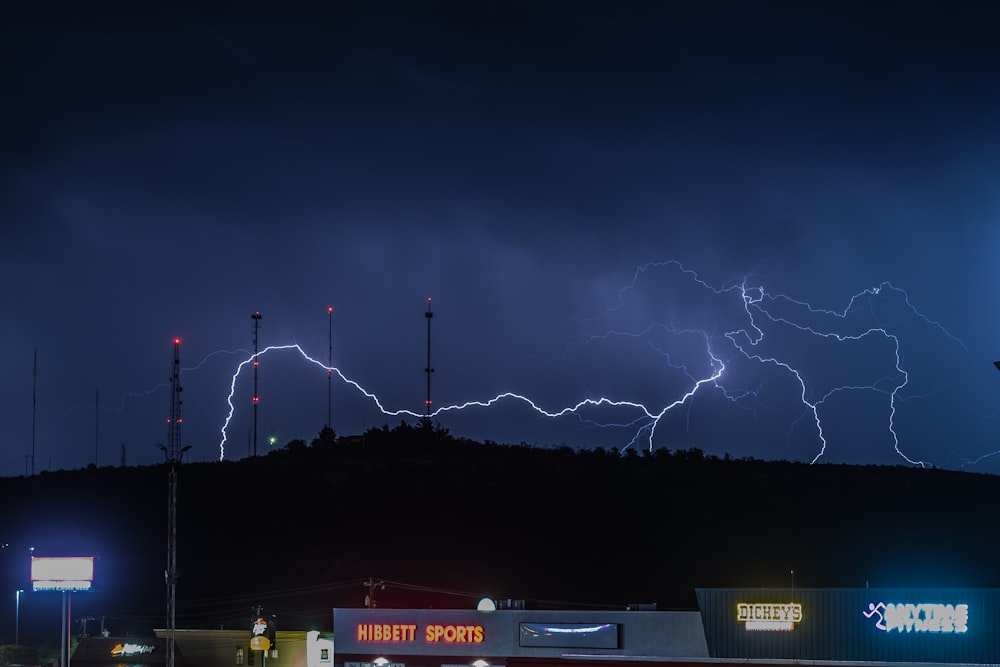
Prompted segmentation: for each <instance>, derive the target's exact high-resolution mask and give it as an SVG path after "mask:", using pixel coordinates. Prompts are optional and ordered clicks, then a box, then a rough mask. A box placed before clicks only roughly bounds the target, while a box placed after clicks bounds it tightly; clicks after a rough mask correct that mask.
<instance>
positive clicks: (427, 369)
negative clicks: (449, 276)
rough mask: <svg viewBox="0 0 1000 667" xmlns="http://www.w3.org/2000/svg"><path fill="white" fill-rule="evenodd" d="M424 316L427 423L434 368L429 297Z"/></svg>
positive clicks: (429, 418)
mask: <svg viewBox="0 0 1000 667" xmlns="http://www.w3.org/2000/svg"><path fill="white" fill-rule="evenodd" d="M424 317H425V318H427V368H425V369H424V370H425V371H426V372H427V402H426V404H425V409H426V412H425V413H424V414H425V416H424V419H425V420H426V423H427V424H430V421H431V373H433V372H434V369H433V368H431V318H433V317H434V313H432V312H431V298H430V297H427V312H426V313H424Z"/></svg>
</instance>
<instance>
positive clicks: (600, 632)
mask: <svg viewBox="0 0 1000 667" xmlns="http://www.w3.org/2000/svg"><path fill="white" fill-rule="evenodd" d="M520 625H521V632H520V645H521V646H530V647H546V648H619V632H618V624H617V623H521V624H520Z"/></svg>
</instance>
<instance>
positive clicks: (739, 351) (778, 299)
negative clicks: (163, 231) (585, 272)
mask: <svg viewBox="0 0 1000 667" xmlns="http://www.w3.org/2000/svg"><path fill="white" fill-rule="evenodd" d="M657 270H659V271H664V272H674V273H675V274H676V276H674V275H673V273H672V274H671V278H672V279H673V278H674V277H678V276H679V278H680V279H681V280H683V281H687V287H693V288H694V289H695V290H703V293H704V298H706V299H709V298H716V297H718V298H724V299H727V302H726V303H727V304H728V305H726V308H727V309H728V310H727V313H726V314H727V315H729V316H731V317H730V319H732V318H738V319H739V320H741V323H739V324H738V325H737V326H735V327H733V326H730V327H725V328H705V329H699V328H692V327H686V328H677V327H675V326H674V325H673V324H671V323H664V322H659V321H655V322H653V323H651V324H645V325H642V326H640V327H638V328H636V329H634V330H631V331H630V330H623V329H620V328H616V327H614V326H612V325H611V324H610V323H606V322H605V320H609V319H610V318H611V317H612V316H614V315H615V314H616V313H618V312H619V311H621V310H622V309H624V308H626V298H627V296H628V295H629V293H630V292H631V291H633V290H636V289H637V288H638V287H639V285H640V281H641V279H642V278H644V277H645V276H647V275H648V274H649V273H651V272H653V271H657ZM671 285H673V283H671ZM886 294H895V295H899V296H900V297H901V298H902V300H903V303H905V305H906V308H908V309H909V311H910V312H911V313H912V314H913V315H914V316H915V317H917V318H920V319H921V320H922V321H923V322H924V323H926V324H927V325H930V326H932V327H935V328H936V329H937V330H938V331H940V332H941V333H942V334H943V335H945V336H946V337H947V338H948V339H950V340H952V341H954V342H955V343H957V344H959V345H961V346H962V348H963V349H965V345H964V343H962V341H961V340H959V339H958V338H956V337H955V336H953V335H952V334H951V333H949V332H948V331H947V330H946V329H945V328H944V327H943V326H942V325H941V324H940V323H938V322H936V321H934V320H932V319H930V318H928V317H927V316H926V315H924V314H923V313H921V312H920V311H918V310H917V309H916V308H915V307H914V306H913V305H912V303H911V302H910V298H909V295H908V294H907V293H906V292H905V291H904V290H902V289H899V288H897V287H895V286H893V285H892V284H890V283H888V282H884V283H882V284H880V285H878V286H876V287H873V288H869V289H865V290H863V291H861V292H859V293H857V294H855V295H854V296H852V297H851V298H850V300H849V301H848V303H847V306H846V307H845V308H844V309H843V310H840V311H836V310H828V309H822V308H817V307H814V306H813V305H811V304H809V303H807V302H804V301H800V300H797V299H793V298H792V297H790V296H787V295H785V294H770V293H768V292H767V290H766V289H765V288H764V287H763V286H761V285H751V284H749V283H748V278H743V279H742V280H741V281H738V282H733V283H728V284H726V285H724V286H721V287H718V286H713V285H712V284H710V283H709V282H708V281H706V280H703V279H702V278H701V277H700V276H699V275H698V274H697V273H696V272H695V271H692V270H691V269H688V268H686V267H685V266H683V265H682V264H681V263H679V262H677V261H673V260H672V261H669V262H656V263H649V264H645V265H642V266H639V267H637V269H636V270H635V273H634V275H633V278H632V281H631V282H630V283H629V284H627V285H625V286H624V287H622V288H621V289H620V290H619V291H618V301H617V304H616V305H614V306H612V307H611V308H609V309H607V310H605V311H604V312H603V313H601V314H600V315H598V316H597V317H594V318H590V319H584V320H574V321H572V322H569V323H566V324H564V325H563V327H561V328H560V329H563V328H571V329H572V331H573V332H574V333H575V334H579V331H580V330H582V329H585V328H589V327H591V326H600V327H603V328H604V330H603V331H600V332H598V333H593V334H586V335H585V338H584V340H583V342H582V343H578V344H580V345H584V346H585V345H588V344H592V343H597V342H603V341H607V340H608V339H610V338H612V337H625V336H628V337H635V338H645V339H647V341H648V343H649V346H650V347H651V348H653V350H654V351H656V352H658V353H659V354H660V355H662V356H663V357H664V358H665V359H666V363H667V365H668V366H669V367H670V368H672V369H675V370H678V371H680V372H681V373H683V375H684V376H685V377H686V378H687V380H688V386H687V388H686V389H684V390H682V391H673V392H670V391H667V392H666V393H668V394H671V393H672V395H668V396H665V397H664V401H663V403H662V404H661V405H660V406H659V407H650V406H649V405H648V404H647V403H643V402H639V401H635V400H628V399H624V398H613V397H608V396H602V397H597V398H585V399H583V400H579V401H576V402H574V403H572V404H568V405H565V406H564V407H561V408H546V407H543V406H541V405H539V403H538V402H536V401H535V400H533V399H531V398H529V397H528V396H526V395H525V394H521V393H516V392H513V391H506V392H502V393H500V394H497V395H496V396H494V397H493V398H490V399H486V400H470V401H466V402H464V403H458V404H454V405H449V406H445V407H440V408H437V409H436V410H434V411H433V412H428V413H427V414H420V413H418V412H415V411H413V410H407V409H399V410H392V409H388V408H386V407H385V406H384V405H383V404H382V402H381V400H380V399H379V398H378V396H376V395H375V393H373V392H371V391H369V390H368V389H366V388H365V387H363V386H362V385H361V384H360V383H359V382H357V381H355V380H353V379H350V378H348V377H346V376H345V375H344V374H343V373H342V372H341V371H340V369H338V368H336V367H332V366H329V365H327V364H324V363H322V362H320V361H318V360H316V359H314V358H312V357H310V356H309V355H308V354H306V352H305V351H304V350H303V349H302V348H301V347H300V346H299V345H297V344H291V345H274V346H270V347H267V348H266V349H264V350H261V351H260V352H258V353H256V354H253V355H252V356H250V357H249V358H248V359H246V360H245V361H243V362H242V363H240V365H239V367H238V368H237V369H236V372H235V373H234V375H233V377H232V382H231V384H230V391H229V396H228V397H227V403H228V405H229V413H228V415H227V416H226V419H225V422H224V423H223V426H222V429H221V432H222V439H221V441H220V443H219V458H220V460H222V459H224V458H225V445H226V440H227V429H228V426H229V423H230V421H231V419H232V417H233V414H234V411H235V407H234V404H233V396H234V394H235V392H236V379H237V377H238V376H239V374H240V372H241V371H242V370H243V368H244V367H245V366H246V365H248V364H251V363H253V362H254V361H255V360H256V359H257V358H258V357H259V356H262V355H264V354H267V353H269V352H272V351H277V350H295V351H297V352H298V353H299V354H300V355H301V356H302V357H303V358H304V359H305V360H307V361H308V362H310V363H312V364H314V365H316V366H317V367H318V368H321V369H323V370H324V371H325V372H326V373H327V374H336V375H337V377H339V378H340V380H341V381H343V382H344V383H346V384H348V385H350V386H351V387H353V388H354V389H356V390H357V391H358V392H360V393H361V394H362V395H364V396H365V397H366V398H368V399H369V400H371V401H372V403H373V404H374V405H375V406H376V407H377V408H378V410H379V411H381V412H382V413H383V414H385V415H387V416H401V415H405V416H408V417H413V418H416V419H421V418H426V417H428V416H429V417H436V416H438V415H441V414H444V413H448V412H456V411H462V410H467V409H470V408H483V409H490V408H493V407H494V406H496V405H497V404H499V403H501V402H505V401H516V402H521V403H523V404H525V405H526V406H528V407H529V408H530V409H531V410H534V411H535V412H537V413H538V414H539V415H541V416H544V417H547V418H550V419H558V418H561V417H565V416H567V415H574V416H576V417H577V418H578V419H580V420H581V421H582V422H584V423H587V424H589V425H592V426H594V427H599V428H610V427H614V428H629V429H635V430H634V432H633V434H632V436H631V438H630V439H629V440H628V442H627V443H625V444H624V445H623V446H622V447H621V451H623V452H624V451H625V450H627V449H628V448H630V447H634V446H637V445H638V444H639V443H640V441H642V442H643V444H644V446H646V447H648V449H649V450H652V449H653V448H654V438H655V436H656V430H657V427H658V426H659V425H660V423H661V422H662V420H663V419H664V417H666V416H667V415H668V414H669V413H671V412H672V411H674V410H678V409H680V408H681V407H682V406H688V409H690V406H691V404H692V402H693V401H694V400H695V398H696V395H697V394H698V393H699V392H700V391H702V390H717V391H718V392H719V393H720V394H721V395H722V396H723V397H725V398H726V399H727V400H729V401H731V402H733V403H739V402H741V401H744V400H747V399H752V398H754V397H756V396H757V394H758V390H759V389H760V388H761V387H762V386H763V385H762V384H761V385H758V386H757V388H756V389H742V390H733V389H729V388H727V387H726V386H725V384H724V383H723V375H724V372H725V371H726V368H727V364H726V361H725V360H727V359H739V358H741V359H744V360H747V361H750V362H753V363H754V364H756V365H759V366H761V367H768V366H770V367H773V368H777V369H780V370H781V371H783V372H785V373H788V374H789V375H790V376H791V377H792V378H794V380H795V382H796V383H797V385H798V388H799V389H798V396H797V397H796V399H795V400H797V401H798V403H799V404H800V405H801V406H802V410H803V413H802V415H803V416H805V415H809V416H810V420H811V422H812V423H813V425H814V429H815V438H816V441H817V451H816V453H815V455H814V456H813V457H812V459H811V460H812V462H813V463H815V462H817V461H819V460H820V459H821V458H822V457H823V456H824V454H825V453H826V452H827V448H828V446H829V443H828V441H827V437H826V434H825V431H824V417H823V416H822V414H821V412H822V408H823V407H824V405H825V404H826V402H827V401H829V400H830V399H831V398H832V397H833V396H835V395H837V394H839V393H842V392H858V391H871V392H877V393H880V394H882V395H885V396H886V397H888V401H889V407H888V414H887V415H886V428H887V429H888V432H889V433H890V434H891V436H892V441H893V446H894V448H895V452H896V454H897V455H898V456H899V457H900V458H902V459H903V460H904V461H906V462H907V463H909V464H911V465H917V466H921V467H924V466H927V465H930V464H929V463H928V462H926V461H922V460H919V459H916V458H913V457H910V456H908V455H907V454H906V453H904V451H903V448H902V447H901V444H900V440H899V435H898V434H897V431H896V418H897V406H898V402H899V401H900V400H901V392H902V390H903V389H904V388H905V387H907V385H908V384H909V382H910V374H909V371H908V370H906V369H905V368H904V367H903V363H902V358H903V355H902V353H901V347H902V344H901V341H900V339H899V337H898V336H897V334H895V333H893V332H892V331H891V330H890V329H889V328H888V327H886V326H884V325H882V324H881V323H880V322H879V321H878V317H877V316H876V313H875V309H874V306H873V303H872V299H874V298H876V297H880V298H884V297H885V296H886ZM864 306H867V307H868V311H867V312H866V311H864V310H863V307H864ZM428 308H429V305H428ZM783 311H784V312H783ZM788 311H798V313H799V315H798V316H797V318H796V317H792V316H791V315H789V313H788ZM862 316H867V318H868V319H869V320H875V323H874V324H872V323H871V321H869V322H868V323H865V324H859V322H857V321H856V320H860V319H861V317H862ZM809 319H812V320H816V319H822V320H825V321H827V326H826V327H824V328H820V327H819V326H817V325H816V324H815V323H811V322H807V321H806V320H809ZM849 320H850V321H849ZM722 321H723V319H722V318H719V320H718V322H722ZM727 321H728V320H727ZM834 325H836V326H834ZM716 326H718V325H716ZM772 329H774V330H786V331H787V330H792V331H795V332H798V333H799V334H805V335H807V336H809V337H813V338H815V339H817V340H826V341H830V342H834V343H836V344H838V345H843V344H847V343H851V342H855V343H856V342H861V341H865V340H866V339H881V340H882V341H884V342H885V343H887V344H888V346H889V349H891V351H892V355H893V356H892V359H891V372H888V373H887V376H886V377H882V378H879V379H878V380H876V381H873V382H872V383H870V384H856V383H850V384H841V385H838V386H834V387H831V388H828V389H827V390H825V391H823V392H822V393H821V394H819V395H816V396H813V395H812V389H811V385H812V382H811V380H810V379H809V378H808V377H807V373H806V372H804V371H803V370H802V369H801V368H798V367H797V366H796V364H795V363H793V362H792V361H790V360H789V359H788V358H785V357H784V355H783V354H779V353H775V352H773V351H771V352H767V351H765V348H764V341H765V339H766V337H767V334H766V333H765V332H766V331H770V330H772ZM654 331H658V332H662V333H666V334H671V335H678V336H679V335H690V334H693V335H697V336H698V337H700V338H701V339H702V340H703V341H704V352H703V354H704V358H703V359H702V360H700V361H699V363H702V364H704V370H703V371H702V373H701V374H700V375H696V374H694V373H692V372H691V371H690V370H689V364H686V363H679V362H675V361H674V360H673V357H672V355H671V353H670V352H669V351H666V350H663V349H661V348H660V347H659V346H658V344H656V343H654V341H653V339H652V337H651V336H652V333H653V332H654ZM567 350H568V348H567ZM564 355H565V353H564ZM886 362H887V364H888V362H889V360H886ZM428 366H429V364H428ZM887 368H888V366H887ZM428 404H429V401H428ZM585 409H586V410H588V414H589V412H590V411H593V410H595V409H598V410H600V409H609V410H611V409H614V410H617V411H619V412H620V411H621V410H622V409H625V410H626V411H628V410H631V411H634V412H635V417H633V418H632V419H630V420H629V421H627V422H625V423H610V422H606V421H600V420H597V419H594V418H593V417H590V416H588V417H584V415H583V411H584V410H585ZM750 409H751V410H752V409H753V408H750ZM796 421H798V420H797V419H796Z"/></svg>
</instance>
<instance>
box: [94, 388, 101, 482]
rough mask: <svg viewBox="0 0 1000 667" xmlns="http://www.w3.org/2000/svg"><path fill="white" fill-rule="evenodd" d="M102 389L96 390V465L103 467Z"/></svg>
mask: <svg viewBox="0 0 1000 667" xmlns="http://www.w3.org/2000/svg"><path fill="white" fill-rule="evenodd" d="M100 454H101V388H100V387H97V389H95V390H94V465H95V466H99V465H101V462H100Z"/></svg>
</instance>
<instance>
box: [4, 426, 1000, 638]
mask: <svg viewBox="0 0 1000 667" xmlns="http://www.w3.org/2000/svg"><path fill="white" fill-rule="evenodd" d="M166 492H167V477H166V469H165V467H164V466H163V465H158V466H147V467H132V468H113V467H106V468H96V467H93V466H91V467H90V468H88V469H85V470H78V471H57V472H47V473H43V474H40V475H37V476H35V477H31V478H6V479H2V480H0V501H3V502H4V506H5V507H8V508H12V507H17V508H19V509H18V511H17V512H12V513H8V516H7V517H6V519H5V524H6V525H5V526H4V530H5V534H4V535H3V536H0V537H2V538H3V539H5V540H7V541H9V542H15V541H16V542H17V543H24V544H27V543H31V544H34V545H35V546H36V547H37V548H38V549H39V550H40V551H41V550H43V549H48V550H49V551H53V552H55V551H63V552H66V551H69V552H72V553H95V554H97V555H99V556H100V557H101V559H100V567H99V577H100V578H101V587H102V592H101V593H100V595H96V594H95V599H99V600H101V601H102V604H103V605H104V607H102V608H101V609H98V610H95V611H96V612H97V613H100V614H101V615H107V616H108V617H109V618H110V619H116V620H117V621H119V622H120V623H122V624H131V625H133V626H142V625H143V624H146V625H147V626H148V627H150V628H152V627H163V600H164V583H163V567H164V563H165V554H166V498H167V493H166ZM998 500H1000V478H997V477H994V476H989V475H981V474H972V473H960V472H950V471H944V470H924V469H916V468H906V467H900V466H897V467H886V466H846V465H829V464H823V465H806V464H801V463H792V462H788V461H777V462H773V461H770V462H769V461H761V460H756V459H752V458H743V459H735V458H732V457H730V456H728V455H726V456H723V457H717V456H713V455H710V454H706V453H705V452H703V451H702V450H700V449H681V450H668V449H657V450H654V451H652V452H648V451H636V450H634V449H630V450H628V451H626V452H625V453H619V452H618V451H617V450H615V449H611V448H601V447H598V448H594V449H574V448H571V447H568V446H560V447H537V446H531V445H528V444H525V443H521V444H517V445H501V444H497V443H495V442H484V443H479V442H474V441H471V440H469V439H467V438H462V437H456V436H453V435H452V434H451V433H450V432H449V431H448V430H447V429H446V428H444V427H442V426H441V425H440V424H433V423H431V422H430V421H429V420H420V421H419V422H417V423H416V424H409V423H406V422H401V423H400V424H398V425H396V426H393V427H390V426H389V425H388V424H387V425H384V426H382V427H380V428H372V429H369V430H368V431H366V432H365V433H364V434H363V435H361V436H354V437H338V436H337V435H336V434H335V432H334V431H333V430H332V429H330V428H324V429H323V430H321V431H320V432H319V433H318V434H317V436H316V437H315V438H314V439H313V440H312V441H311V442H309V443H306V442H305V441H303V440H293V441H291V442H289V443H287V445H285V446H284V447H280V448H278V449H274V450H272V451H270V452H268V453H267V454H266V455H263V456H259V457H256V458H248V459H244V460H241V461H235V462H221V463H190V464H184V465H182V466H181V469H180V471H179V476H178V517H179V519H178V536H177V537H178V547H177V548H178V568H179V571H180V575H181V577H180V580H179V584H178V624H179V626H180V627H185V626H187V627H220V626H224V627H239V624H240V623H242V622H243V620H241V619H242V618H243V615H244V614H245V611H246V609H249V608H250V607H251V606H253V605H256V604H263V605H265V606H268V607H269V608H270V609H272V610H274V611H275V612H276V613H280V614H281V615H282V616H284V617H285V620H284V621H283V624H282V627H286V628H297V627H306V625H310V626H312V625H315V626H316V627H327V626H329V625H330V624H331V620H330V613H329V612H330V609H331V608H333V607H336V606H361V605H362V604H363V600H364V595H365V593H366V589H365V588H364V587H363V586H362V585H361V582H362V581H363V580H364V579H366V578H368V577H375V578H377V579H380V580H383V581H387V582H403V583H405V584H408V586H402V585H392V584H389V585H387V586H386V589H385V590H384V591H381V592H380V594H379V604H380V606H390V607H391V606H397V607H403V606H435V607H444V606H458V607H471V606H472V605H473V604H474V602H475V599H476V598H477V597H478V596H480V595H485V594H489V595H493V596H495V597H497V598H512V599H524V600H526V601H527V604H528V605H529V606H536V607H585V608H589V607H595V606H596V607H624V606H625V605H627V604H629V603H637V602H643V603H647V602H655V603H657V604H658V605H659V607H660V608H661V609H676V608H692V609H693V608H695V600H694V588H695V587H711V586H753V587H759V586H780V587H786V586H789V585H790V584H791V583H792V579H791V576H790V572H791V570H793V569H794V571H795V575H794V584H795V586H797V587H811V586H822V587H827V586H834V587H839V586H847V587H863V586H865V585H871V586H879V587H882V586H973V587H993V586H997V585H998V584H1000V580H998V572H997V570H996V568H995V567H994V565H993V561H994V553H995V552H996V546H997V545H996V538H995V537H994V536H993V531H992V530H991V528H990V524H989V522H988V521H986V520H984V519H985V518H988V517H990V516H993V515H994V514H995V512H996V510H997V505H998ZM23 575H24V572H21V573H20V574H15V573H13V571H12V570H11V569H10V568H8V571H6V573H5V576H6V578H7V581H6V582H0V585H4V583H6V585H7V589H8V590H11V591H13V590H15V588H24V585H23V583H22V582H23V581H24V578H25V577H24V576H23ZM3 614H4V610H3V609H2V606H0V623H5V622H6V621H4V620H3ZM11 620H13V619H11ZM110 622H111V623H113V621H110Z"/></svg>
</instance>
